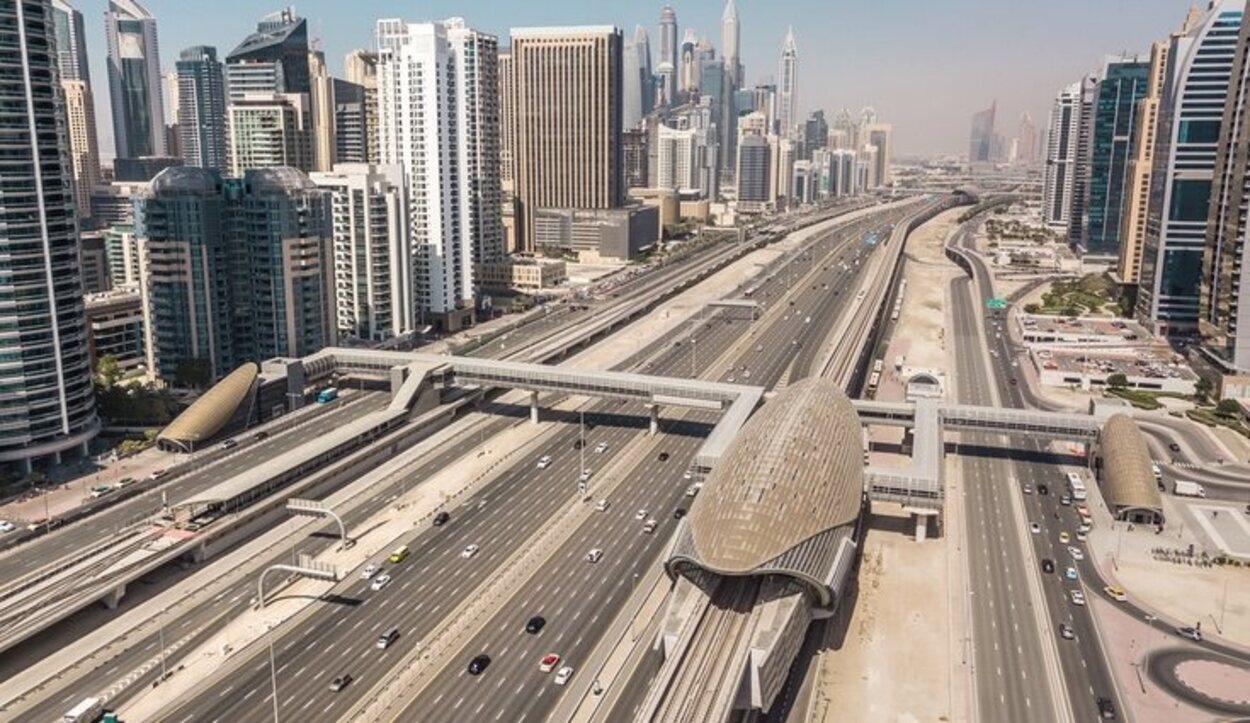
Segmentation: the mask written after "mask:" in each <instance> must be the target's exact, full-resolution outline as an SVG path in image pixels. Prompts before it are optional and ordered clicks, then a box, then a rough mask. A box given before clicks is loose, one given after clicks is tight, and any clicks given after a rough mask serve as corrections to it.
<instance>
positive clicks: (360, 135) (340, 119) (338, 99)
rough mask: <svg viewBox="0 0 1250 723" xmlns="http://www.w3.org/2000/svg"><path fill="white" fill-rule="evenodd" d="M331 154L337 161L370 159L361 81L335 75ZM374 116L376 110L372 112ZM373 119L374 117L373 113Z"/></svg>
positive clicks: (366, 99)
mask: <svg viewBox="0 0 1250 723" xmlns="http://www.w3.org/2000/svg"><path fill="white" fill-rule="evenodd" d="M333 81H334V157H335V160H336V164H335V165H338V164H339V163H366V162H368V160H369V116H370V113H371V112H370V110H369V98H370V95H372V97H373V102H374V103H375V104H376V102H377V93H376V89H375V92H374V93H372V94H370V93H369V91H368V90H366V89H365V87H364V86H362V85H357V84H355V83H351V82H348V81H346V80H341V79H339V78H334V79H333ZM373 115H374V116H376V115H377V114H376V111H375V112H373ZM374 120H375V122H376V117H375V119H374Z"/></svg>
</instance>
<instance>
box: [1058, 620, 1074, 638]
mask: <svg viewBox="0 0 1250 723" xmlns="http://www.w3.org/2000/svg"><path fill="white" fill-rule="evenodd" d="M1059 637H1061V638H1063V639H1064V640H1072V639H1073V638H1075V637H1076V631H1075V630H1073V629H1072V626H1071V625H1068V624H1067V623H1059Z"/></svg>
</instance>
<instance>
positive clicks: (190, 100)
mask: <svg viewBox="0 0 1250 723" xmlns="http://www.w3.org/2000/svg"><path fill="white" fill-rule="evenodd" d="M174 67H175V68H176V71H177V74H178V105H177V111H178V146H179V150H180V151H181V154H182V158H183V160H184V161H186V164H187V165H188V166H196V167H198V168H211V169H213V170H215V171H218V172H225V170H226V169H227V167H228V164H229V155H230V154H229V150H230V149H229V145H228V143H227V141H226V116H227V112H226V76H225V70H224V66H223V65H222V64H221V61H219V60H217V49H216V48H214V47H211V46H208V45H197V46H194V47H190V48H187V49H186V50H184V51H182V53H180V54H179V55H178V62H177V63H176V64H175V66H174Z"/></svg>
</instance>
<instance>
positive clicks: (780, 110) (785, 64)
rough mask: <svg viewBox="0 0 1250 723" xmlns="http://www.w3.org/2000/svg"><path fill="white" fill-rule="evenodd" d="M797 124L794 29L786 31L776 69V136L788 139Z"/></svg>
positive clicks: (796, 50)
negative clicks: (779, 60)
mask: <svg viewBox="0 0 1250 723" xmlns="http://www.w3.org/2000/svg"><path fill="white" fill-rule="evenodd" d="M798 122H799V49H798V47H797V46H796V45H795V44H794V28H790V29H789V30H787V31H786V40H785V43H784V44H783V45H782V47H781V62H780V64H779V66H778V68H777V135H779V136H781V137H782V138H790V137H792V136H793V135H794V126H795V124H796V123H798Z"/></svg>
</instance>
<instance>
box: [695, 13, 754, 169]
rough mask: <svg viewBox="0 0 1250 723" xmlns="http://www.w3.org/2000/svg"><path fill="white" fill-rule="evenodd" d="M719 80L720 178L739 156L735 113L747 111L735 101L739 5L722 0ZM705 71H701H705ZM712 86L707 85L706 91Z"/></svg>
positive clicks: (739, 78)
mask: <svg viewBox="0 0 1250 723" xmlns="http://www.w3.org/2000/svg"><path fill="white" fill-rule="evenodd" d="M720 22H721V25H720V27H721V59H722V64H721V80H720V89H719V90H720V92H719V93H717V103H716V108H717V109H718V111H719V114H720V117H719V118H718V119H717V123H716V125H717V127H718V129H719V131H720V143H719V145H720V156H721V158H723V159H725V160H724V162H723V164H722V165H723V166H725V168H723V169H722V178H724V177H732V176H733V173H734V171H735V168H734V159H735V158H737V157H738V151H737V143H738V114H739V113H740V112H744V111H745V110H747V109H746V108H743V107H739V106H737V105H736V104H735V103H734V94H735V93H736V92H737V91H738V89H739V88H741V87H742V85H743V82H744V81H743V69H742V59H741V58H740V57H739V49H740V43H741V33H742V27H741V24H740V23H739V21H738V6H737V5H736V4H735V2H734V0H725V9H724V11H722V12H721V21H720ZM706 72H707V71H706V70H705V71H704V73H705V74H706ZM712 90H713V89H711V88H709V89H708V92H709V93H710V92H712Z"/></svg>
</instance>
